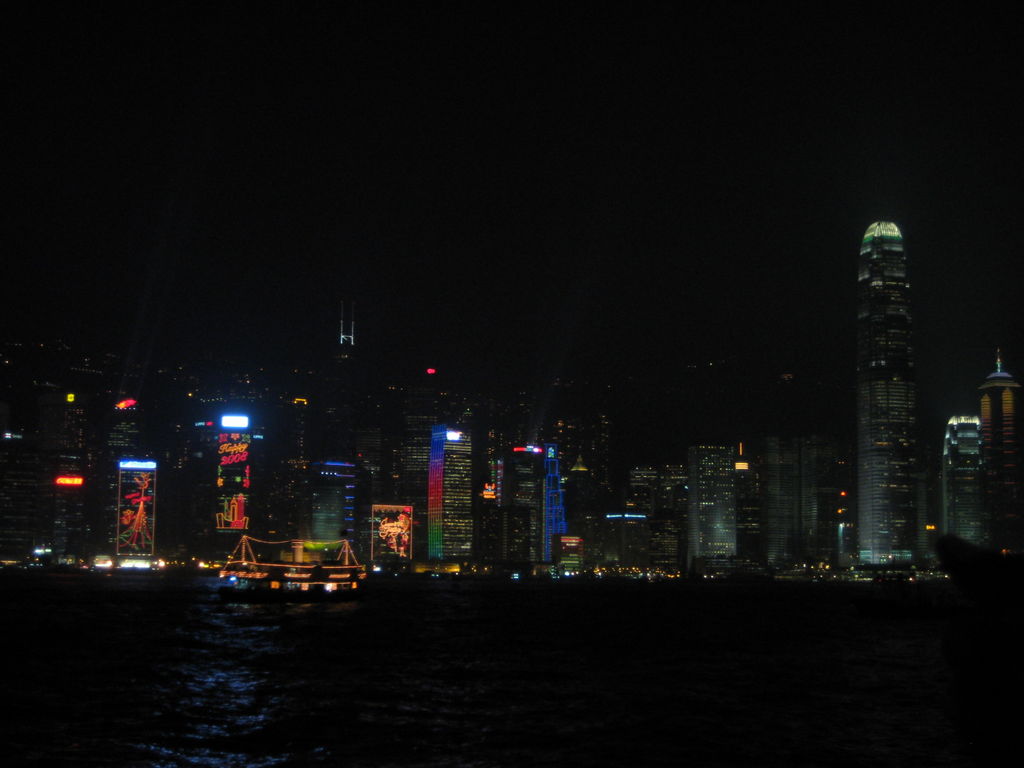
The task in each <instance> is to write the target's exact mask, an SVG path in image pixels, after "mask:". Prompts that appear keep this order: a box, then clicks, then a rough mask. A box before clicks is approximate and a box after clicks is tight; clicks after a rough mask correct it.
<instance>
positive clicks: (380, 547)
mask: <svg viewBox="0 0 1024 768" xmlns="http://www.w3.org/2000/svg"><path fill="white" fill-rule="evenodd" d="M370 519H371V520H372V521H373V522H372V525H373V530H372V532H371V533H372V535H371V536H370V559H371V560H372V559H374V558H379V557H387V556H393V557H403V558H409V557H412V507H408V506H399V505H396V506H393V505H388V504H374V505H373V506H372V507H371V515H370Z"/></svg>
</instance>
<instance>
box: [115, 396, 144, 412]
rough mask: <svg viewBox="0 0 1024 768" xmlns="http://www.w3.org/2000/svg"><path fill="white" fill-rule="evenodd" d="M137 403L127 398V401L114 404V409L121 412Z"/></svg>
mask: <svg viewBox="0 0 1024 768" xmlns="http://www.w3.org/2000/svg"><path fill="white" fill-rule="evenodd" d="M137 403H138V400H132V399H131V398H129V399H128V400H122V401H120V402H119V403H116V404H115V405H114V407H115V408H116V409H117V410H119V411H123V410H124V409H125V408H131V407H133V406H135V405H136V404H137Z"/></svg>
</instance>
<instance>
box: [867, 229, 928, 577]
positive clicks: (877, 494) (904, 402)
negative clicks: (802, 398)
mask: <svg viewBox="0 0 1024 768" xmlns="http://www.w3.org/2000/svg"><path fill="white" fill-rule="evenodd" d="M910 330H911V321H910V282H909V281H908V280H907V257H906V252H905V251H904V249H903V235H902V234H901V233H900V230H899V228H898V227H897V226H896V225H895V224H893V223H892V222H889V221H879V222H875V223H874V224H872V225H871V226H870V227H868V229H867V231H866V232H865V233H864V238H863V240H862V242H861V247H860V258H859V261H858V271H857V511H858V530H859V534H860V547H859V549H860V560H861V562H862V563H871V564H887V563H892V562H897V561H907V560H910V559H911V557H912V556H913V542H914V541H915V530H914V526H915V514H914V493H913V482H912V479H911V470H912V465H913V460H914V449H915V437H914V435H915V418H914V411H915V404H916V394H917V393H916V388H915V383H914V359H913V354H912V351H911V344H910Z"/></svg>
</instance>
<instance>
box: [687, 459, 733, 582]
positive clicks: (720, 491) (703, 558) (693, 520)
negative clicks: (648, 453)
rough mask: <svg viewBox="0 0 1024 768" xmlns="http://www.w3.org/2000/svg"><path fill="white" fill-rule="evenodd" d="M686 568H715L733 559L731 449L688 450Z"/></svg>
mask: <svg viewBox="0 0 1024 768" xmlns="http://www.w3.org/2000/svg"><path fill="white" fill-rule="evenodd" d="M689 459H690V509H689V514H688V519H687V534H688V538H687V552H686V561H687V567H688V568H690V569H691V570H692V569H694V568H695V567H699V566H698V561H700V562H703V563H705V564H708V565H712V566H714V564H715V563H718V564H723V563H724V561H726V560H728V559H730V558H733V557H735V555H736V466H735V457H734V451H733V448H732V446H729V445H696V446H693V447H692V448H690V451H689Z"/></svg>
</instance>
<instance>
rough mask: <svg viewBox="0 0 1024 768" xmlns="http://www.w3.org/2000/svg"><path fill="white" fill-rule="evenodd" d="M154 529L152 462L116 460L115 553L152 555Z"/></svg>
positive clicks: (154, 471)
mask: <svg viewBox="0 0 1024 768" xmlns="http://www.w3.org/2000/svg"><path fill="white" fill-rule="evenodd" d="M155 530H156V462H155V461H138V460H133V459H126V460H124V461H121V462H119V463H118V473H117V536H116V550H117V554H118V555H152V554H153V544H154V533H155Z"/></svg>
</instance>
